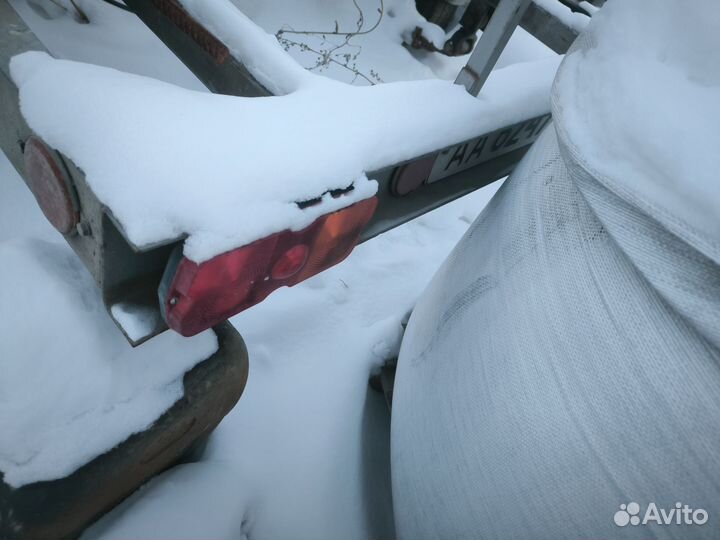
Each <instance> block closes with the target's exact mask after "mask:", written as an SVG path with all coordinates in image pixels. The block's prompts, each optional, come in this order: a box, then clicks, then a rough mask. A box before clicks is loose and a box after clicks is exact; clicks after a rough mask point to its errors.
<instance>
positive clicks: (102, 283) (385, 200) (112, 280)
mask: <svg viewBox="0 0 720 540" xmlns="http://www.w3.org/2000/svg"><path fill="white" fill-rule="evenodd" d="M503 2H504V3H507V5H508V6H511V7H510V8H508V9H506V8H502V11H501V10H498V12H499V15H500V16H499V17H498V15H497V14H496V16H495V17H493V18H492V20H491V22H490V27H489V28H488V31H487V35H488V37H487V38H486V39H485V40H481V41H480V44H479V45H478V48H477V50H476V52H475V53H474V54H473V55H472V57H471V61H470V63H469V64H470V66H469V69H472V70H473V71H474V72H476V73H482V74H484V76H485V77H486V76H487V73H489V69H490V68H491V67H492V66H490V64H491V63H492V64H493V65H494V62H495V60H497V57H498V56H499V54H500V51H501V50H502V48H504V46H505V44H506V42H507V39H509V36H510V34H512V29H514V26H513V24H515V25H517V20H518V19H519V18H520V17H521V15H522V10H523V8H527V5H528V3H529V2H530V0H503ZM126 4H127V5H128V6H129V7H130V8H132V9H133V10H134V11H135V12H136V13H137V15H138V17H140V18H141V19H142V21H143V22H144V23H145V24H146V25H147V26H148V27H149V28H150V30H152V31H153V32H154V33H155V34H156V35H158V37H160V39H162V40H163V42H164V43H165V44H166V45H168V47H170V48H171V50H172V51H173V52H174V53H175V54H176V55H177V56H178V58H179V59H180V60H181V61H183V63H185V64H186V65H187V66H188V67H189V68H190V69H191V70H192V71H193V73H195V75H196V76H197V77H198V78H199V79H200V80H201V81H202V82H203V83H204V84H205V85H206V86H207V87H208V88H209V89H210V90H212V91H213V92H218V93H224V94H231V95H238V96H252V97H255V96H267V95H270V92H269V91H268V90H267V89H266V88H264V87H263V86H262V85H261V84H260V83H259V82H258V81H257V80H256V79H255V78H254V77H253V76H252V74H251V73H250V71H249V70H248V69H247V68H246V67H245V66H244V65H243V64H242V63H241V62H240V61H238V60H237V59H235V58H233V57H232V55H231V54H230V52H229V51H228V49H227V47H225V46H224V45H223V44H222V42H220V41H219V40H218V39H217V38H215V36H213V35H212V33H211V32H209V31H208V30H207V29H205V28H204V27H203V26H202V25H201V24H200V23H199V22H198V21H196V20H195V19H193V18H192V17H190V16H189V15H188V14H187V12H186V11H185V10H184V9H183V8H182V7H181V6H180V5H179V4H178V3H177V1H176V0H126ZM493 25H494V26H493ZM495 27H497V30H493V29H492V28H495ZM28 50H39V51H44V50H45V47H44V46H43V45H42V44H41V43H40V42H39V41H38V39H37V38H36V37H35V36H34V35H33V33H32V32H31V31H30V30H29V29H28V28H27V26H26V25H25V23H24V22H23V21H22V19H21V18H20V17H19V16H18V15H17V13H16V12H15V11H14V9H13V8H12V7H11V6H10V5H9V3H8V2H7V0H0V110H1V111H2V116H3V129H2V130H0V146H1V147H2V149H3V150H4V151H5V153H6V154H7V155H8V158H9V159H10V161H11V163H12V164H13V165H14V166H15V168H16V169H17V170H18V172H19V173H20V175H21V176H23V177H24V160H23V153H22V152H23V144H24V141H25V140H27V138H28V137H29V136H30V135H31V134H32V131H31V130H30V128H29V127H28V125H27V123H26V122H25V120H24V119H23V117H22V115H21V113H20V109H19V103H18V92H17V89H16V88H15V85H14V83H13V82H12V80H11V78H10V74H9V70H8V62H9V60H10V58H11V57H12V56H14V55H16V54H19V53H21V52H24V51H28ZM488 66H489V67H488ZM466 71H468V70H466ZM482 82H484V81H483V80H482V77H480V78H476V79H474V80H473V82H472V83H471V84H470V89H471V91H473V92H476V91H479V86H481V85H482ZM548 116H549V115H545V116H544V117H543V118H545V117H548ZM543 118H536V119H526V121H527V122H540V121H541V120H543ZM543 121H544V120H543ZM513 129H514V127H513V126H507V127H505V128H503V129H501V130H497V131H496V132H493V133H491V134H488V135H487V136H488V137H498V136H502V135H503V134H505V136H506V138H508V137H510V133H509V132H510V131H512V130H513ZM535 136H536V135H535ZM532 140H534V137H532V138H530V139H528V140H527V144H525V145H524V146H522V147H520V148H515V147H509V148H507V151H505V150H503V151H504V153H502V154H501V155H498V156H497V157H493V158H492V159H489V160H486V161H483V162H482V163H480V164H478V165H476V166H474V167H470V168H467V169H465V170H460V171H459V172H456V173H453V174H449V176H448V177H447V178H445V179H444V180H443V181H441V182H435V183H432V184H427V185H425V186H423V187H421V188H420V189H417V190H416V191H414V192H412V193H410V194H408V195H405V196H402V197H399V196H397V195H393V192H392V190H391V182H392V178H393V174H394V173H395V171H396V170H397V169H398V168H399V167H402V166H403V165H405V164H406V163H398V164H395V165H393V166H390V167H386V168H384V169H382V170H379V171H371V172H369V173H368V176H369V177H370V178H373V179H375V180H377V181H378V183H379V190H378V199H379V204H378V208H377V210H376V212H375V215H374V217H373V219H372V220H371V222H370V223H369V224H368V226H367V228H366V229H365V231H364V232H363V234H362V236H361V241H365V240H368V239H370V238H373V237H374V236H376V235H378V234H381V233H382V232H385V231H387V230H389V229H392V228H393V227H396V226H398V225H401V224H402V223H405V222H406V221H408V220H410V219H413V218H415V217H417V216H419V215H422V214H423V213H425V212H428V211H429V210H432V209H434V208H437V207H439V206H442V205H443V204H446V203H448V202H450V201H452V200H454V199H456V198H458V197H461V196H463V195H465V194H467V193H470V192H472V191H474V190H475V189H478V188H480V187H483V186H485V185H487V184H489V183H491V182H493V181H495V180H497V179H499V178H502V177H504V176H506V175H507V174H509V173H510V172H511V171H512V169H513V168H514V166H515V165H516V164H517V163H518V162H519V161H520V159H521V158H522V156H523V155H524V153H525V152H526V151H527V149H528V148H529V146H530V144H531V143H532ZM470 142H472V141H466V143H465V144H469V143H470ZM461 144H463V143H461ZM457 147H458V145H453V146H451V147H449V148H445V149H438V153H439V154H443V153H448V152H451V151H453V148H457ZM425 157H426V156H417V157H416V158H415V160H420V159H423V158H425ZM59 158H60V159H61V161H62V163H63V164H64V165H65V167H66V168H67V172H68V176H69V177H70V180H71V182H72V184H73V185H74V188H75V191H76V193H77V198H78V202H79V207H80V223H79V224H78V227H77V230H74V231H71V232H70V233H69V234H67V235H65V239H66V241H67V242H68V244H70V246H71V247H72V248H73V249H74V251H75V252H76V253H77V254H78V256H79V257H80V259H81V260H82V261H83V263H84V264H85V265H86V266H87V268H88V270H89V271H90V273H91V274H92V276H93V277H94V279H95V281H96V283H97V285H98V287H99V288H100V290H101V292H102V297H103V300H104V302H105V305H106V306H107V308H108V311H109V312H110V313H111V316H112V312H111V307H112V306H113V305H114V304H117V303H120V302H128V303H131V304H133V305H135V306H142V307H145V308H149V309H152V310H153V311H154V312H155V313H156V318H155V327H154V329H153V331H152V332H151V333H149V334H148V335H147V336H144V337H142V338H140V339H137V340H134V339H131V338H130V336H128V335H127V333H126V332H125V330H124V329H123V328H122V325H121V323H120V322H119V321H117V320H115V322H116V323H117V324H118V326H119V327H120V329H121V330H122V331H123V333H124V334H125V336H126V337H127V338H128V341H130V343H131V344H132V345H138V344H140V343H142V342H144V341H145V340H147V339H149V338H151V337H152V336H154V335H156V334H158V333H160V332H162V331H164V330H165V329H166V328H167V327H166V325H165V323H164V321H163V320H162V316H161V314H160V309H159V303H158V297H157V290H158V286H159V284H160V281H161V278H162V274H163V271H164V270H165V267H166V265H167V261H168V259H169V257H170V254H171V252H172V251H173V249H174V248H175V247H176V246H178V245H180V244H181V242H182V240H183V238H173V239H168V240H167V242H163V243H162V244H158V245H154V246H145V247H143V248H142V249H140V248H139V247H138V246H134V245H133V244H132V243H131V242H129V241H128V240H127V239H126V238H125V236H124V235H123V232H122V228H121V227H120V226H119V225H118V223H117V221H116V220H115V219H114V218H113V215H112V211H111V210H110V209H109V208H107V207H105V206H104V205H103V204H101V203H100V201H99V200H98V199H97V197H96V196H95V194H94V193H93V192H92V190H91V189H90V188H89V186H88V184H87V183H86V182H85V177H84V174H83V173H82V171H81V170H79V169H78V168H77V167H76V166H75V165H74V164H73V163H72V161H71V160H70V159H68V158H67V157H66V156H62V155H59Z"/></svg>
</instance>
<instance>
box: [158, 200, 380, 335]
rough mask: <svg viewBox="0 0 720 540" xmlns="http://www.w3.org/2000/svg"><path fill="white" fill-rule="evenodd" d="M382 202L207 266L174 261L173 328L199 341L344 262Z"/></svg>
mask: <svg viewBox="0 0 720 540" xmlns="http://www.w3.org/2000/svg"><path fill="white" fill-rule="evenodd" d="M376 206H377V199H376V198H375V197H373V198H371V199H366V200H364V201H360V202H358V203H356V204H354V205H352V206H350V207H348V208H344V209H343V210H340V211H338V212H335V213H333V214H327V215H325V216H322V217H320V218H318V219H317V220H315V222H313V224H312V225H310V226H309V227H307V228H305V229H303V230H301V231H282V232H280V233H277V234H274V235H272V236H269V237H267V238H263V239H262V240H258V241H256V242H253V243H252V244H248V245H246V246H243V247H241V248H238V249H235V250H233V251H228V252H226V253H223V254H221V255H218V256H217V257H214V258H212V259H210V260H208V261H205V262H204V263H201V264H197V263H195V262H193V261H191V260H189V259H186V258H185V257H182V258H181V259H180V260H179V262H177V263H173V262H171V263H170V264H169V265H168V268H167V269H166V271H165V276H164V277H163V283H162V284H161V286H160V302H161V308H162V310H163V313H164V315H165V320H166V321H167V323H168V326H169V327H170V328H172V329H173V330H175V331H176V332H178V333H180V334H182V335H183V336H193V335H195V334H197V333H199V332H202V331H203V330H206V329H208V328H210V327H211V326H213V325H215V324H217V323H219V322H221V321H224V320H225V319H228V318H229V317H232V316H233V315H235V314H236V313H239V312H240V311H243V310H244V309H247V308H248V307H250V306H253V305H255V304H257V303H258V302H260V301H262V300H264V299H265V298H266V297H267V296H268V295H269V294H270V293H271V292H273V291H274V290H275V289H278V288H279V287H282V286H292V285H295V284H296V283H299V282H301V281H303V280H305V279H307V278H309V277H311V276H314V275H315V274H317V273H319V272H321V271H323V270H325V269H327V268H329V267H331V266H333V265H335V264H337V263H339V262H340V261H342V260H343V259H344V258H345V257H347V256H348V255H349V254H350V252H351V251H352V250H353V248H354V247H355V245H356V244H357V241H358V238H359V236H360V233H361V232H362V230H363V228H364V227H365V225H367V223H368V221H370V218H371V217H372V215H373V212H374V211H375V207H376Z"/></svg>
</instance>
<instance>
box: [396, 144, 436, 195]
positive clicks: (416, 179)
mask: <svg viewBox="0 0 720 540" xmlns="http://www.w3.org/2000/svg"><path fill="white" fill-rule="evenodd" d="M436 158H437V154H433V155H430V156H426V157H424V158H420V159H416V160H415V161H411V162H410V163H406V164H405V165H401V166H400V167H398V168H397V169H395V171H394V172H393V177H392V180H391V182H390V189H391V191H392V193H393V195H398V196H400V197H402V196H403V195H407V194H408V193H410V192H412V191H415V190H416V189H417V188H419V187H420V186H422V185H423V184H424V183H425V182H426V181H427V179H428V178H430V173H431V172H432V168H433V165H435V159H436Z"/></svg>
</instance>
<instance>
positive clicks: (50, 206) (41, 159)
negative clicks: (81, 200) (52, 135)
mask: <svg viewBox="0 0 720 540" xmlns="http://www.w3.org/2000/svg"><path fill="white" fill-rule="evenodd" d="M23 152H24V154H25V155H24V157H25V182H26V183H27V185H28V187H29V188H30V191H31V192H32V194H33V195H34V196H35V200H36V201H37V203H38V205H39V206H40V209H41V210H42V212H43V214H45V217H46V218H47V220H48V221H49V222H50V223H51V224H52V226H53V227H55V228H56V229H57V230H58V231H59V232H60V233H62V234H68V233H70V232H71V231H72V230H73V229H74V228H75V226H76V225H77V224H78V221H79V220H80V213H79V211H78V204H77V200H76V198H75V194H74V193H73V191H72V187H71V183H70V178H69V177H68V175H67V172H66V171H65V166H64V165H63V163H61V162H60V158H59V157H58V155H57V154H56V153H55V151H54V150H51V149H50V148H49V147H48V146H47V145H46V144H45V143H43V142H42V141H41V140H40V139H38V138H37V137H29V138H28V140H27V141H25V148H24V149H23Z"/></svg>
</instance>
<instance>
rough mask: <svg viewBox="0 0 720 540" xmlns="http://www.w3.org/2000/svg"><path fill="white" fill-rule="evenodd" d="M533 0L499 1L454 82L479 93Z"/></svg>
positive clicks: (469, 90)
mask: <svg viewBox="0 0 720 540" xmlns="http://www.w3.org/2000/svg"><path fill="white" fill-rule="evenodd" d="M531 2H532V0H501V1H500V3H499V4H498V7H497V9H496V10H495V13H493V16H492V18H491V19H490V22H489V23H488V25H487V28H485V31H484V32H483V33H482V36H480V40H479V41H478V43H477V45H476V46H475V50H474V51H473V53H472V55H470V59H469V60H468V63H467V65H466V66H465V67H464V68H462V70H460V73H459V74H458V76H457V79H455V84H461V85H462V86H464V87H465V89H466V90H467V91H468V92H469V93H470V94H471V95H473V96H477V95H478V94H479V93H480V89H481V88H482V87H483V85H484V84H485V81H486V80H487V78H488V76H489V75H490V72H491V71H492V69H493V68H494V67H495V64H496V63H497V60H498V58H499V57H500V53H502V51H503V49H504V48H505V45H507V42H508V41H510V36H512V33H513V32H514V31H515V28H517V26H518V24H520V19H521V18H522V16H523V14H524V13H525V11H526V10H527V8H528V6H529V5H530V3H531Z"/></svg>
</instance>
